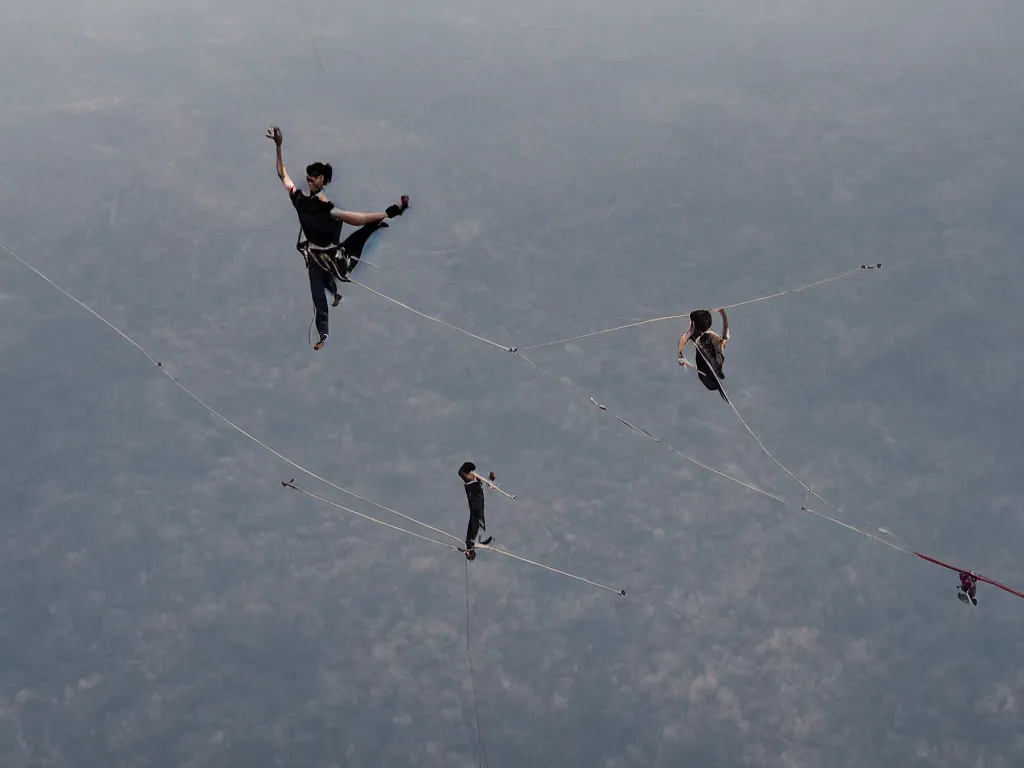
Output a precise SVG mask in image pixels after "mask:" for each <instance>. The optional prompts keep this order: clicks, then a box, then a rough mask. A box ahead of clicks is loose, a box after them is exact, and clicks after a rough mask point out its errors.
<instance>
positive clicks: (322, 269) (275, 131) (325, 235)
mask: <svg viewBox="0 0 1024 768" xmlns="http://www.w3.org/2000/svg"><path fill="white" fill-rule="evenodd" d="M267 138H268V139H271V140H272V141H273V142H274V144H275V145H276V147H277V176H278V178H279V179H281V183H282V184H284V188H285V189H286V190H287V191H288V197H289V199H290V200H291V201H292V205H293V206H294V207H295V212H296V213H297V214H298V216H299V225H300V230H299V239H298V242H296V244H295V247H296V249H298V251H299V253H301V254H302V257H303V259H304V260H305V262H306V269H307V271H308V272H309V290H310V293H311V294H312V296H313V306H314V307H315V308H316V330H317V332H318V333H319V334H320V341H318V342H317V343H316V345H315V346H314V347H313V349H320V348H321V347H323V345H324V343H325V342H326V341H327V334H328V330H329V327H328V313H329V310H328V308H327V298H326V296H325V292H330V293H331V295H332V296H333V297H334V304H333V306H335V307H336V306H338V304H339V302H341V294H340V293H339V292H338V283H337V281H338V280H341V281H343V282H347V280H348V277H347V276H348V274H349V273H350V272H351V271H352V270H353V269H354V268H355V266H356V264H358V263H359V260H360V258H361V257H362V253H363V246H365V245H366V241H367V240H368V239H369V238H370V235H372V234H373V233H374V232H376V231H377V230H378V229H380V228H385V227H387V226H388V224H387V222H386V221H385V219H391V218H394V217H395V216H401V215H402V213H403V212H404V211H405V209H406V208H408V207H409V197H408V196H407V195H402V197H401V199H400V200H399V202H398V204H392V205H389V206H388V207H387V209H386V210H384V211H380V212H374V213H360V212H356V211H345V210H342V209H340V208H338V207H336V206H335V205H334V204H333V203H332V202H331V201H330V200H329V199H328V198H327V196H326V195H324V192H323V190H324V187H325V186H326V185H328V184H330V183H331V179H332V178H333V175H334V171H333V169H332V168H331V164H330V163H321V162H316V163H311V164H310V165H308V166H306V185H307V187H308V191H307V192H303V191H302V190H301V189H299V188H298V187H296V186H295V182H293V181H292V180H291V178H290V177H289V176H288V172H287V171H286V170H285V167H284V160H283V158H282V156H281V144H282V143H283V141H284V135H283V134H282V133H281V129H280V128H278V127H277V126H276V125H274V126H271V127H270V128H269V129H267ZM343 224H350V225H352V226H356V227H359V229H358V230H356V231H355V232H353V233H352V234H351V235H349V236H348V237H347V238H346V239H345V242H341V228H342V225H343ZM303 237H305V240H303Z"/></svg>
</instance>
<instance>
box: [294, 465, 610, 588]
mask: <svg viewBox="0 0 1024 768" xmlns="http://www.w3.org/2000/svg"><path fill="white" fill-rule="evenodd" d="M281 485H283V486H284V487H286V488H291V489H293V490H296V491H298V492H299V493H303V494H305V495H306V496H310V497H312V498H314V499H317V500H318V501H322V502H324V503H326V504H330V505H331V506H332V507H336V508H338V509H343V510H345V511H346V512H352V513H353V514H356V515H359V516H360V517H362V518H365V519H367V520H372V521H373V522H377V523H380V524H381V525H386V526H387V527H388V528H393V529H394V530H396V531H403V532H404V533H408V534H409V535H410V536H415V537H416V538H418V539H423V540H424V541H429V542H432V543H434V544H440V545H441V546H443V547H448V548H449V549H454V550H456V551H459V552H464V551H465V550H464V548H463V547H461V546H455V545H453V544H446V543H445V542H443V541H435V540H434V539H430V538H427V537H426V536H421V535H420V534H418V533H413V532H412V531H407V530H405V529H404V528H399V527H398V526H395V525H391V524H390V523H385V522H384V521H382V520H378V519H377V518H375V517H370V516H369V515H364V514H362V513H361V512H355V511H354V510H351V509H349V508H348V507H346V506H344V505H342V504H339V503H338V502H336V501H332V500H331V499H327V498H324V497H323V496H320V495H318V494H315V493H312V492H311V491H307V490H305V489H304V488H300V487H299V486H297V485H295V481H294V480H290V481H288V482H282V483H281ZM452 538H455V537H454V536H453V537H452ZM474 548H475V549H477V550H481V549H486V550H487V551H489V552H497V553H498V554H499V555H504V556H505V557H511V558H513V559H514V560H518V561H520V562H522V563H527V564H529V565H533V566H536V567H537V568H543V569H544V570H545V571H550V572H552V573H557V574H559V575H561V576H565V577H567V578H570V579H575V580H576V581H582V582H583V583H585V584H590V585H591V586H593V587H597V588H599V589H605V590H608V591H609V592H614V593H615V594H617V595H619V596H620V597H625V596H626V590H624V589H616V588H615V587H609V586H608V585H607V584H601V583H600V582H597V581H591V580H590V579H586V578H584V577H583V576H577V575H576V574H574V573H569V572H568V571H562V570H559V569H558V568H553V567H552V566H550V565H545V564H544V563H539V562H537V561H536V560H530V559H529V558H527V557H523V556H522V555H517V554H515V553H514V552H509V551H508V550H507V549H501V548H499V547H492V546H489V545H487V544H477V545H476V546H475V547H474Z"/></svg>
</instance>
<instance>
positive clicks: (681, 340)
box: [677, 320, 693, 365]
mask: <svg viewBox="0 0 1024 768" xmlns="http://www.w3.org/2000/svg"><path fill="white" fill-rule="evenodd" d="M692 333H693V320H691V321H690V327H689V328H687V329H686V332H685V333H684V334H683V335H682V336H680V337H679V353H678V355H677V356H678V358H679V364H680V365H689V363H688V362H687V360H686V358H685V357H683V347H685V346H686V342H687V341H688V340H689V338H690V334H692Z"/></svg>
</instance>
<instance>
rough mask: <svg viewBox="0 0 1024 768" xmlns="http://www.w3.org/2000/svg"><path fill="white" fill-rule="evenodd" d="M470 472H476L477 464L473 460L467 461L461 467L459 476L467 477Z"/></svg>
mask: <svg viewBox="0 0 1024 768" xmlns="http://www.w3.org/2000/svg"><path fill="white" fill-rule="evenodd" d="M470 472H476V464H474V463H473V462H472V461H467V462H466V463H465V464H463V465H462V466H461V467H459V477H465V476H466V475H468V474H469V473H470Z"/></svg>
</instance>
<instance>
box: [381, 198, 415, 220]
mask: <svg viewBox="0 0 1024 768" xmlns="http://www.w3.org/2000/svg"><path fill="white" fill-rule="evenodd" d="M408 207H409V196H408V195H402V198H401V205H395V204H394V203H392V204H391V205H389V206H388V207H387V208H385V209H384V213H386V214H387V217H388V218H389V219H393V218H395V216H401V215H402V213H403V212H404V211H405V209H406V208H408Z"/></svg>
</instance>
